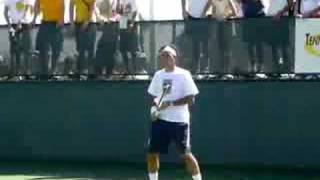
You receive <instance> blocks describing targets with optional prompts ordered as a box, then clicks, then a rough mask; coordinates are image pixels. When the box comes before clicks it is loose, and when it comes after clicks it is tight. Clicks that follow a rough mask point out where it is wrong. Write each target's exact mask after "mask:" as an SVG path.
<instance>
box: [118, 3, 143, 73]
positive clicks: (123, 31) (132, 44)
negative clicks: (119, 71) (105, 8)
mask: <svg viewBox="0 0 320 180" xmlns="http://www.w3.org/2000/svg"><path fill="white" fill-rule="evenodd" d="M117 11H118V13H119V14H121V19H120V23H119V27H120V52H121V54H122V57H123V60H124V63H125V66H126V71H127V73H128V74H135V73H136V72H137V67H136V66H137V63H136V59H137V51H138V50H139V48H138V34H137V27H136V24H135V19H136V17H137V13H138V9H137V5H136V1H135V0H117ZM128 53H130V56H131V64H132V70H131V68H130V63H129V56H128Z"/></svg>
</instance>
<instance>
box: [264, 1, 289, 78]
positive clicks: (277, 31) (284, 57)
mask: <svg viewBox="0 0 320 180" xmlns="http://www.w3.org/2000/svg"><path fill="white" fill-rule="evenodd" d="M292 6H293V2H290V1H289V2H288V1H287V0H271V1H270V7H269V10H268V11H267V16H271V17H273V21H272V22H271V26H269V28H268V31H267V35H270V37H268V38H266V39H267V42H268V43H269V44H270V46H271V50H272V65H273V68H272V72H273V73H274V74H275V75H276V76H279V75H280V73H289V72H292V71H293V62H290V58H289V38H290V34H289V33H290V31H289V28H290V26H293V24H290V22H291V21H290V20H289V19H288V18H282V17H283V16H287V17H288V15H289V13H288V12H289V10H290V9H292ZM279 52H280V54H279Z"/></svg>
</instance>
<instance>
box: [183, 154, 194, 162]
mask: <svg viewBox="0 0 320 180" xmlns="http://www.w3.org/2000/svg"><path fill="white" fill-rule="evenodd" d="M180 157H181V159H183V160H184V161H188V160H192V159H193V155H192V153H191V152H186V153H181V154H180Z"/></svg>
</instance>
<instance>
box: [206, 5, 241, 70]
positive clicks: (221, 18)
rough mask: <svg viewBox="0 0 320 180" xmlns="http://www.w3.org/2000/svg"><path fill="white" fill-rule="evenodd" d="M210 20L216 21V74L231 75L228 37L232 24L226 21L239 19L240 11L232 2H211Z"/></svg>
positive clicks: (231, 31) (230, 34)
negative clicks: (217, 54) (217, 69)
mask: <svg viewBox="0 0 320 180" xmlns="http://www.w3.org/2000/svg"><path fill="white" fill-rule="evenodd" d="M211 3H212V18H214V19H216V20H218V21H217V41H218V42H217V45H218V53H219V56H218V58H219V60H218V61H219V62H220V63H219V64H220V66H219V67H221V68H220V70H219V71H218V73H227V74H229V73H231V69H230V59H231V49H230V37H232V34H233V25H234V24H233V22H229V21H228V20H230V19H233V18H236V17H239V16H240V13H239V11H240V9H239V8H238V6H236V2H235V1H234V0H211Z"/></svg>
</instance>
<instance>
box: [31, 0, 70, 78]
mask: <svg viewBox="0 0 320 180" xmlns="http://www.w3.org/2000/svg"><path fill="white" fill-rule="evenodd" d="M40 12H41V13H42V21H41V24H40V29H39V31H38V35H37V36H38V44H37V45H36V46H37V47H38V49H39V53H40V55H39V56H40V60H41V71H42V72H41V76H40V78H41V79H48V75H49V74H52V75H57V73H58V69H57V61H58V60H59V58H60V54H61V51H62V48H63V47H62V46H63V36H62V28H63V26H64V0H55V1H52V0H36V2H35V14H34V18H33V23H35V21H36V18H37V16H38V14H39V13H40ZM50 49H51V69H50V72H49V70H48V62H49V50H50Z"/></svg>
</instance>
